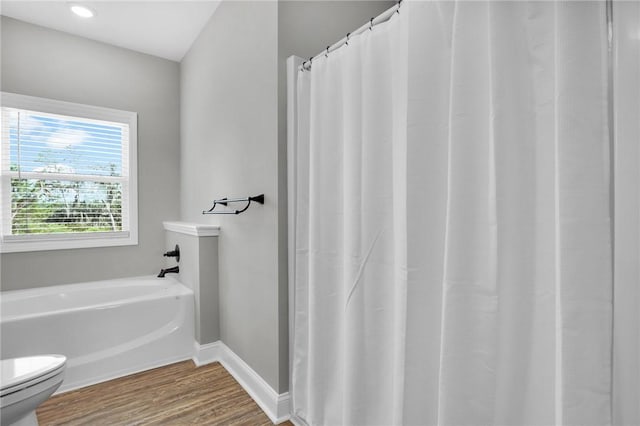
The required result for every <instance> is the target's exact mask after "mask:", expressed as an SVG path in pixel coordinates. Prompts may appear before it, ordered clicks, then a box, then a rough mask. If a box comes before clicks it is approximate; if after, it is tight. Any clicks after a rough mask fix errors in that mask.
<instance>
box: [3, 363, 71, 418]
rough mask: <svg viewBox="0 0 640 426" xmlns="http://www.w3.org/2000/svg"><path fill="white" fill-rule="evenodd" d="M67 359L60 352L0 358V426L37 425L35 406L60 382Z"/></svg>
mask: <svg viewBox="0 0 640 426" xmlns="http://www.w3.org/2000/svg"><path fill="white" fill-rule="evenodd" d="M66 362H67V358H66V357H64V356H62V355H40V356H30V357H24V358H13V359H3V360H2V361H0V363H1V365H2V377H1V378H2V380H1V382H0V388H1V389H0V423H1V424H2V425H3V426H27V425H29V426H34V425H37V424H38V418H37V417H36V408H38V406H39V405H40V404H42V403H43V402H44V401H46V400H47V399H48V398H49V397H50V396H51V395H52V394H53V393H54V392H55V391H56V389H58V387H59V386H60V385H61V384H62V380H63V379H64V370H65V368H66Z"/></svg>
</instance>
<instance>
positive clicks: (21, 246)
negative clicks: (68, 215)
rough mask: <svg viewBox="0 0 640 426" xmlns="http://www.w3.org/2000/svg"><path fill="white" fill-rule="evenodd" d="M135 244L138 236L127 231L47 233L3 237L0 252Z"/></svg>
mask: <svg viewBox="0 0 640 426" xmlns="http://www.w3.org/2000/svg"><path fill="white" fill-rule="evenodd" d="M137 244H138V236H137V235H133V234H131V233H129V232H120V233H114V234H107V235H104V234H103V235H99V234H94V235H74V236H69V235H56V236H53V235H49V236H44V237H42V238H38V239H34V238H28V237H27V238H23V237H8V238H7V237H5V238H4V239H2V241H1V242H0V253H19V252H29V251H43V250H68V249H81V248H95V247H114V246H130V245H137Z"/></svg>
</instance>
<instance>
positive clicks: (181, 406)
mask: <svg viewBox="0 0 640 426" xmlns="http://www.w3.org/2000/svg"><path fill="white" fill-rule="evenodd" d="M37 415H38V421H39V422H40V425H41V426H47V425H92V426H93V425H108V426H116V425H271V421H270V420H269V418H268V417H267V416H266V415H265V414H264V413H263V412H262V410H261V409H260V407H258V405H257V404H256V403H255V402H254V401H253V400H252V399H251V397H250V396H249V395H248V394H247V393H246V392H245V391H244V389H242V387H241V386H240V385H239V384H238V382H236V381H235V380H234V378H233V377H232V376H231V375H230V374H229V373H227V371H226V370H225V369H224V368H223V367H222V366H221V365H220V364H219V363H217V362H216V363H213V364H209V365H205V366H202V367H198V368H196V367H195V365H194V364H193V362H191V361H185V362H180V363H177V364H172V365H169V366H166V367H161V368H156V369H155V370H150V371H145V372H142V373H138V374H134V375H131V376H127V377H122V378H120V379H115V380H111V381H108V382H104V383H99V384H97V385H93V386H88V387H86V388H82V389H78V390H76V391H71V392H66V393H63V394H60V395H56V396H54V397H52V398H50V399H49V400H48V401H46V402H45V403H44V404H42V405H41V406H40V408H38V411H37ZM286 424H288V425H291V423H289V422H287V423H286Z"/></svg>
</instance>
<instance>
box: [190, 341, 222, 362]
mask: <svg viewBox="0 0 640 426" xmlns="http://www.w3.org/2000/svg"><path fill="white" fill-rule="evenodd" d="M220 345H222V342H221V341H219V340H218V341H217V342H213V343H207V344H205V345H201V344H199V343H198V342H194V344H193V358H192V359H193V363H194V364H195V365H196V367H200V366H201V365H205V364H211V363H212V362H220V360H221V359H222V349H221V347H220Z"/></svg>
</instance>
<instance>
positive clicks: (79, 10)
mask: <svg viewBox="0 0 640 426" xmlns="http://www.w3.org/2000/svg"><path fill="white" fill-rule="evenodd" d="M71 11H72V12H73V13H75V14H76V15H78V16H80V17H82V18H92V17H93V15H94V13H93V10H91V9H89V8H88V7H86V6H81V5H79V4H72V5H71Z"/></svg>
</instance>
